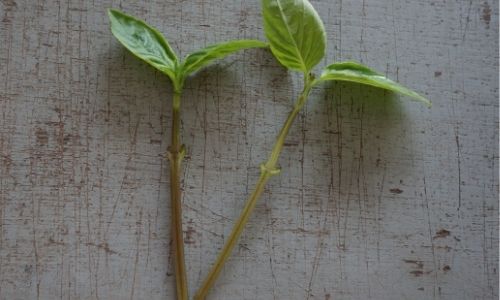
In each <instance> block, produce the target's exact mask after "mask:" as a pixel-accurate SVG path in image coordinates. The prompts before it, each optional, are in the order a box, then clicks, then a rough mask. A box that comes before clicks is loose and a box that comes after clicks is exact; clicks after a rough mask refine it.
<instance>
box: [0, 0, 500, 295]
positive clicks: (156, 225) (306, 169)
mask: <svg viewBox="0 0 500 300" xmlns="http://www.w3.org/2000/svg"><path fill="white" fill-rule="evenodd" d="M124 2H127V3H124ZM135 2H136V1H122V2H110V1H73V0H71V1H27V0H2V1H0V85H1V88H0V224H1V230H0V299H173V298H174V293H175V289H174V281H173V276H172V265H171V259H170V256H169V255H168V253H169V249H170V245H169V240H170V228H169V224H170V222H169V218H170V208H169V204H168V203H169V201H168V175H167V170H168V169H167V167H168V162H167V161H165V159H164V156H165V153H166V147H167V145H168V140H169V129H170V116H171V110H170V101H171V96H172V93H171V88H170V86H169V83H168V81H167V78H166V77H165V76H162V75H160V74H159V73H156V72H155V71H153V70H152V68H150V67H148V66H147V65H145V64H144V63H142V62H140V61H138V60H137V59H135V58H134V57H132V56H131V55H130V54H128V53H127V52H126V51H125V50H124V49H123V47H121V46H120V45H119V44H118V43H117V42H116V41H115V40H114V38H113V37H112V36H111V34H110V32H109V29H108V21H107V16H106V12H105V9H106V8H108V7H117V8H121V9H123V10H124V11H126V12H128V13H131V14H134V15H137V16H139V17H142V18H145V19H146V20H147V21H148V22H150V23H151V24H154V25H155V26H156V27H158V28H159V29H160V30H161V31H162V32H164V33H165V34H166V35H167V36H168V37H169V39H170V40H171V41H172V45H173V47H174V48H175V49H177V50H179V51H180V52H181V53H182V54H183V55H185V54H186V53H187V52H188V51H191V50H194V49H196V48H198V47H201V46H204V45H206V44H209V43H213V42H216V41H223V40H228V39H232V38H255V37H262V27H261V23H260V21H261V19H260V11H259V7H260V5H259V2H258V1H215V0H204V1H203V0H196V1H140V2H142V3H141V4H135ZM313 5H314V6H315V7H316V8H317V9H318V11H319V13H320V15H321V17H322V18H323V19H324V21H325V26H326V29H327V31H328V37H329V39H328V42H329V51H328V55H327V59H325V60H324V61H323V62H322V65H325V64H326V63H328V62H330V61H332V60H340V59H342V60H345V59H355V60H358V61H362V62H363V63H365V64H368V65H370V66H372V67H374V68H376V69H378V70H381V71H382V72H385V73H387V75H389V76H390V77H392V78H395V79H398V80H399V81H400V82H402V83H403V84H406V85H408V86H410V87H411V88H413V89H415V90H417V91H419V92H422V93H423V94H425V95H426V96H428V97H429V98H430V99H431V100H432V101H433V103H434V106H433V107H432V109H427V108H425V107H424V106H423V105H420V104H418V103H414V102H409V101H407V99H398V98H397V97H396V96H393V95H390V94H387V93H384V92H382V91H379V90H376V89H371V88H365V87H363V88H361V87H360V86H358V85H350V84H335V85H329V86H325V87H323V88H319V89H316V90H315V91H314V92H313V94H312V96H311V99H310V102H309V104H308V106H307V108H306V110H305V112H304V113H303V114H302V115H301V116H300V118H299V120H298V122H297V123H296V124H295V126H294V127H293V128H292V131H291V135H290V138H289V140H288V142H287V145H286V147H285V150H284V154H283V156H282V158H281V160H280V162H281V166H282V173H281V175H280V176H277V177H275V178H273V179H272V180H271V182H270V184H269V185H268V187H267V188H266V191H265V195H264V197H263V199H262V200H261V202H260V203H259V204H258V206H257V208H256V212H255V214H254V215H253V217H252V218H251V222H250V224H249V226H248V227H247V229H246V231H245V234H244V237H243V238H242V240H241V241H240V246H239V248H238V249H236V251H235V253H234V255H233V257H232V259H231V260H230V261H229V263H228V265H227V266H226V268H225V270H224V271H223V274H222V275H221V277H220V278H219V280H218V282H217V285H216V289H215V290H214V292H213V293H212V294H211V295H210V297H209V298H210V299H370V298H371V299H497V298H498V269H497V265H498V219H497V217H498V1H491V0H485V1H465V0H456V1H431V0H417V1H409V0H405V1H389V0H384V1H361V0H357V1H327V0H321V1H313ZM299 89H300V82H299V81H298V78H296V77H295V76H294V75H292V74H287V73H286V72H285V71H284V70H283V69H282V68H281V67H280V66H279V65H278V64H277V63H276V62H275V60H274V59H273V58H272V56H271V55H270V54H269V53H267V52H266V51H264V50H251V51H247V52H245V53H243V54H238V55H235V56H232V57H231V58H228V59H226V60H225V61H224V62H221V63H220V64H219V65H217V66H214V67H211V68H210V69H208V70H206V71H203V72H201V73H199V74H197V75H196V76H195V77H194V78H192V79H191V80H190V81H189V83H188V85H187V87H186V92H185V94H184V100H183V101H184V102H183V136H184V142H185V144H186V145H187V147H188V159H187V162H186V164H185V168H184V178H183V184H184V197H183V201H184V213H185V214H184V226H185V241H186V246H187V248H186V259H187V267H188V272H189V274H188V275H189V279H190V282H191V286H190V291H191V292H193V291H194V290H195V289H196V287H197V286H198V285H199V284H200V282H201V280H202V279H203V276H204V275H205V274H206V272H207V271H208V268H209V263H210V261H212V260H213V259H214V258H215V256H216V253H217V251H218V249H219V248H220V247H221V246H222V245H223V242H224V237H225V236H226V235H227V234H228V233H229V231H230V228H231V226H232V223H233V220H234V219H235V218H236V217H237V215H238V214H239V211H240V209H241V208H242V206H243V201H244V199H245V198H246V196H247V194H248V193H249V189H250V187H251V186H253V184H254V183H255V181H256V179H257V176H258V165H259V163H260V162H262V161H263V160H264V159H265V157H266V156H267V154H268V152H269V150H270V148H271V146H272V141H273V139H274V137H275V135H276V134H277V131H278V130H279V127H280V123H281V122H282V120H284V118H285V117H286V114H287V112H288V111H289V110H290V108H291V103H292V99H293V97H294V95H296V94H297V92H298V91H299Z"/></svg>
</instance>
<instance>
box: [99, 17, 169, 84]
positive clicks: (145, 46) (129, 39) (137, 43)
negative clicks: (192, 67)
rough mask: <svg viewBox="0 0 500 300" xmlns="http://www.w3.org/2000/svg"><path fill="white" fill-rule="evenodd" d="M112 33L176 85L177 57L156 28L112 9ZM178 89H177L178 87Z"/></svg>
mask: <svg viewBox="0 0 500 300" xmlns="http://www.w3.org/2000/svg"><path fill="white" fill-rule="evenodd" d="M108 16H109V19H110V21H111V32H112V33H113V35H114V36H115V37H116V38H117V39H118V41H120V43H122V45H123V46H125V48H127V49H128V50H130V52H132V53H133V54H134V55H135V56H137V57H138V58H140V59H142V60H143V61H145V62H147V63H148V64H150V65H152V66H153V67H155V68H156V69H158V70H160V71H161V72H163V73H165V74H167V75H168V76H169V77H170V79H172V81H173V82H174V85H176V81H177V79H176V77H177V76H176V70H177V56H176V55H175V53H174V51H173V50H172V48H171V47H170V45H169V44H168V42H167V41H166V39H165V38H164V37H163V35H162V34H161V33H160V32H159V31H158V30H156V29H155V28H153V27H151V26H149V25H148V24H146V23H145V22H144V21H142V20H139V19H136V18H134V17H132V16H129V15H127V14H125V13H123V12H121V11H118V10H115V9H110V10H108ZM176 88H177V87H176Z"/></svg>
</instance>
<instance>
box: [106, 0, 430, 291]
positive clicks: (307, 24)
mask: <svg viewBox="0 0 500 300" xmlns="http://www.w3.org/2000/svg"><path fill="white" fill-rule="evenodd" d="M262 15H263V20H264V32H265V36H266V38H267V40H268V42H269V44H267V43H264V42H261V41H258V40H236V41H230V42H226V43H221V44H216V45H212V46H209V47H206V48H204V49H202V50H199V51H196V52H194V53H192V54H189V55H188V56H187V57H186V58H185V59H184V60H183V61H179V60H178V58H177V56H176V55H175V53H174V51H173V50H172V49H171V47H170V46H169V44H168V42H167V41H166V39H165V38H164V37H163V36H162V35H161V33H159V32H158V31H157V30H156V29H154V28H152V27H150V26H149V25H147V24H146V23H145V22H143V21H141V20H138V19H136V18H134V17H131V16H128V15H126V14H124V13H122V12H119V11H117V10H110V11H109V17H110V20H111V31H112V33H113V34H114V36H115V37H116V38H117V39H118V40H119V41H120V42H121V43H122V44H123V45H124V46H125V47H126V48H127V49H128V50H130V51H131V52H132V53H133V54H135V55H136V56H137V57H139V58H140V59H142V60H144V61H145V62H147V63H149V64H150V65H152V66H153V67H155V68H156V69H158V70H159V71H161V72H162V73H164V74H166V75H167V76H168V77H169V78H170V79H171V81H172V84H173V90H174V95H173V102H172V142H171V145H170V147H169V148H168V159H169V161H170V195H171V201H172V226H173V230H172V233H173V245H174V260H175V276H176V287H177V297H178V299H182V300H184V299H188V287H187V280H186V270H185V263H184V246H183V237H182V234H183V232H182V219H181V192H180V166H181V162H182V159H183V157H184V153H185V148H184V146H183V145H181V142H180V105H181V100H180V97H181V92H182V87H183V84H184V81H185V80H186V78H187V77H188V76H189V75H191V74H193V73H194V72H196V71H198V70H199V69H201V68H203V67H204V66H206V65H208V64H210V63H211V62H213V61H214V60H216V59H219V58H223V57H225V56H227V55H230V54H232V53H235V52H236V51H239V50H243V49H248V48H257V47H258V48H263V47H267V46H269V48H270V49H271V51H272V53H273V54H274V56H275V57H276V59H277V60H278V61H279V62H280V63H281V64H282V65H283V66H284V67H286V68H288V69H290V70H292V71H298V72H301V73H302V74H303V77H304V86H303V89H302V92H301V93H300V95H299V96H298V98H297V100H296V101H295V103H294V106H293V109H292V110H291V112H290V113H289V115H288V118H287V119H286V121H285V124H284V125H283V127H282V128H281V131H280V132H279V134H278V137H277V139H276V142H275V144H274V147H273V150H272V152H271V154H270V156H269V158H268V160H267V161H266V162H265V163H263V164H261V165H260V177H259V179H258V181H257V183H256V186H255V189H254V191H253V192H252V193H251V194H250V196H249V198H248V200H247V202H246V203H245V207H244V208H243V211H242V213H241V215H240V217H239V218H238V220H236V223H235V225H234V227H233V230H232V232H231V234H230V236H229V238H228V239H227V241H226V244H225V245H224V247H223V249H222V250H221V252H220V254H219V256H218V257H217V260H216V262H215V263H214V265H213V266H212V268H211V270H210V272H209V274H208V275H207V276H206V278H205V280H204V281H203V283H202V285H201V287H200V289H199V290H198V291H197V292H196V294H195V296H194V299H197V300H201V299H205V297H206V295H207V293H208V292H209V290H210V288H211V287H212V286H213V284H214V283H215V281H216V279H217V276H218V275H219V273H220V271H221V270H222V267H223V265H224V263H225V261H226V260H227V258H228V257H229V256H230V254H231V251H232V249H233V248H234V246H235V245H236V243H237V241H238V239H239V237H240V235H241V233H242V231H243V228H244V226H245V224H246V223H247V221H248V219H249V217H250V215H251V212H252V210H253V209H254V207H255V205H256V203H257V200H258V199H259V198H260V195H261V194H262V192H263V190H264V186H265V184H266V183H267V181H268V180H269V179H270V178H271V177H272V176H273V175H277V174H278V173H279V171H280V170H279V168H278V166H277V164H278V159H279V155H280V153H281V150H282V149H283V144H284V142H285V139H286V137H287V135H288V131H289V130H290V127H291V125H292V124H293V121H294V120H295V118H296V117H297V115H298V113H299V112H300V111H301V109H302V108H303V107H304V105H305V104H306V102H307V99H308V96H309V93H310V91H311V89H312V88H313V87H315V86H316V85H318V84H320V83H322V82H324V81H331V80H339V81H350V82H356V83H360V84H365V85H370V86H375V87H378V88H382V89H386V90H390V91H393V92H399V93H401V94H403V95H406V96H410V97H412V98H414V99H416V100H419V101H421V102H423V103H425V104H427V105H430V102H429V101H428V100H427V99H425V98H424V97H422V96H420V95H419V94H417V93H415V92H413V91H411V90H409V89H407V88H405V87H403V86H401V85H399V84H398V83H396V82H394V81H392V80H390V79H388V78H386V77H385V76H383V75H381V74H379V73H377V72H375V71H372V70H371V69H369V68H368V67H366V66H364V65H361V64H359V63H356V62H352V61H347V62H338V63H333V64H330V65H328V66H327V67H325V68H324V69H323V71H322V72H321V74H320V75H319V76H317V75H315V74H314V73H313V72H312V70H313V68H314V67H315V66H316V65H317V64H318V63H319V62H320V61H321V60H322V59H323V57H324V55H325V51H326V33H325V29H324V26H323V22H322V21H321V19H320V17H319V16H318V14H317V12H316V11H315V10H314V8H313V7H312V5H311V4H310V3H309V1H307V0H263V1H262Z"/></svg>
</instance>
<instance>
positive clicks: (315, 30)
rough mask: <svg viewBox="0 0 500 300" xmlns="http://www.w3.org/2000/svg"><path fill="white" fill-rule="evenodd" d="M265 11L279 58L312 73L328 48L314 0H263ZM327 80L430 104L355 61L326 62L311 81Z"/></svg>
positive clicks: (269, 36) (269, 35) (266, 26)
mask: <svg viewBox="0 0 500 300" xmlns="http://www.w3.org/2000/svg"><path fill="white" fill-rule="evenodd" d="M262 15H263V19H264V32H265V35H266V37H267V39H268V40H269V45H270V48H271V51H272V53H273V54H274V56H275V57H276V59H278V61H279V62H280V63H281V64H282V65H284V66H285V67H287V68H288V69H291V70H296V71H302V72H303V73H304V74H308V73H310V72H311V70H312V69H313V68H314V67H315V66H316V65H317V64H318V63H319V62H320V61H321V59H323V57H324V55H325V51H326V37H325V36H326V34H325V28H324V25H323V22H322V21H321V18H320V17H319V15H318V13H317V12H316V11H315V10H314V7H313V6H312V5H311V3H309V1H308V0H262ZM327 80H340V81H350V82H356V83H361V84H366V85H371V86H375V87H378V88H382V89H386V90H389V91H393V92H398V93H401V94H403V95H406V96H409V97H412V98H414V99H416V100H419V101H422V102H423V103H425V104H427V105H429V106H430V104H431V103H430V101H429V100H427V99H426V98H424V97H422V96H421V95H419V94H417V93H416V92H414V91H412V90H410V89H408V88H406V87H404V86H402V85H400V84H398V83H397V82H394V81H392V80H390V79H388V78H386V77H385V76H383V75H381V74H379V73H377V72H375V71H373V70H371V69H370V68H368V67H367V66H364V65H362V64H359V63H356V62H352V61H349V62H340V63H333V64H331V65H329V66H327V67H326V68H325V69H324V70H323V72H322V74H321V76H320V78H319V79H317V80H315V81H314V82H313V83H312V84H316V83H319V82H322V81H327Z"/></svg>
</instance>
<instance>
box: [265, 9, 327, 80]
mask: <svg viewBox="0 0 500 300" xmlns="http://www.w3.org/2000/svg"><path fill="white" fill-rule="evenodd" d="M262 15H263V18H264V32H265V34H266V37H267V39H268V40H269V43H270V46H271V51H272V52H273V54H274V56H276V58H277V59H278V61H279V62H280V63H281V64H282V65H284V66H285V67H287V68H289V69H292V70H298V71H303V72H305V73H307V72H309V71H311V69H312V68H313V67H314V66H315V65H317V64H318V62H319V61H320V60H321V59H322V58H323V56H324V55H325V49H326V34H325V28H324V26H323V22H322V21H321V19H320V17H319V15H318V13H317V12H316V11H315V10H314V8H313V7H312V5H311V3H309V1H307V0H263V1H262Z"/></svg>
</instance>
